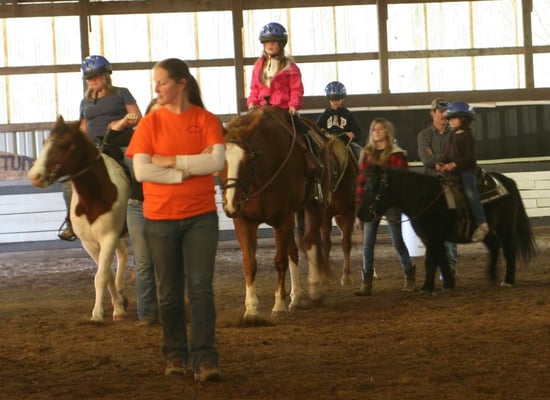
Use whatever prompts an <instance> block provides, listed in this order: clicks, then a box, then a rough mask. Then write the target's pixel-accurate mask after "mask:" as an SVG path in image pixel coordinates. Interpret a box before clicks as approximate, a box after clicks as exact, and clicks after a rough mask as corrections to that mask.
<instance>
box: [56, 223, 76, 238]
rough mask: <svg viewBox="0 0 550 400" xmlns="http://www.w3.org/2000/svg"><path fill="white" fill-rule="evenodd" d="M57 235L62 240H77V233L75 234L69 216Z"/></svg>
mask: <svg viewBox="0 0 550 400" xmlns="http://www.w3.org/2000/svg"><path fill="white" fill-rule="evenodd" d="M57 237H58V238H59V239H61V240H66V241H67V242H73V241H75V240H76V235H75V234H74V231H73V227H72V225H71V223H70V221H69V219H68V218H65V221H63V223H62V224H61V226H60V227H59V229H58V230H57Z"/></svg>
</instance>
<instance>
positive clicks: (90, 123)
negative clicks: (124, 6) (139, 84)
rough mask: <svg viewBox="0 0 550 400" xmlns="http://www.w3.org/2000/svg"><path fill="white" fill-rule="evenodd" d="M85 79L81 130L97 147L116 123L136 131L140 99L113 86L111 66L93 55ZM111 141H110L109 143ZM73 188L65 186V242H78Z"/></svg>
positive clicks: (84, 65)
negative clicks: (72, 212)
mask: <svg viewBox="0 0 550 400" xmlns="http://www.w3.org/2000/svg"><path fill="white" fill-rule="evenodd" d="M81 71H82V79H84V80H85V82H86V85H87V89H86V94H85V95H84V98H83V99H82V101H81V102H80V130H81V131H82V132H84V133H86V135H87V136H88V138H89V139H90V140H91V141H92V142H93V143H94V144H96V145H97V146H100V145H101V146H103V145H104V144H106V143H103V137H104V136H105V135H106V133H107V132H108V131H109V128H110V127H111V125H112V124H114V123H118V126H120V129H121V130H126V129H133V128H134V127H135V126H136V124H137V123H138V121H139V119H140V118H141V112H140V110H139V107H138V105H137V102H136V99H135V98H134V96H132V94H131V93H130V91H129V90H128V89H126V88H124V87H116V86H113V83H112V81H111V73H112V72H113V68H112V66H111V63H110V62H109V61H108V60H107V59H106V58H105V57H103V56H101V55H91V56H88V57H86V58H85V59H84V61H82V66H81ZM115 136H116V135H114V134H113V135H111V136H109V138H108V139H109V140H111V143H110V144H111V145H113V146H118V144H117V143H116V140H117V138H116V137H115ZM105 142H107V140H105ZM71 197H72V189H71V185H70V182H67V183H64V184H63V199H64V200H65V205H66V207H67V218H66V219H65V221H64V222H63V224H62V225H61V227H60V228H59V232H58V233H57V235H58V237H59V238H60V239H62V240H68V241H72V240H75V239H76V236H75V234H74V232H73V229H72V225H71V221H70V219H69V216H68V214H69V213H68V210H69V208H70V202H71Z"/></svg>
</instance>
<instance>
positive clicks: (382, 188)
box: [368, 172, 445, 222]
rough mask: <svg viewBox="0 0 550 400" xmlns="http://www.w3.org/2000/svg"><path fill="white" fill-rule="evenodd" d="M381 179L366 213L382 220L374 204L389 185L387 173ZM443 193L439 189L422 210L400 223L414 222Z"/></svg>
mask: <svg viewBox="0 0 550 400" xmlns="http://www.w3.org/2000/svg"><path fill="white" fill-rule="evenodd" d="M381 175H382V176H381V178H380V185H379V187H378V190H377V191H376V195H375V196H374V201H373V203H372V205H370V206H369V208H368V212H369V213H370V214H372V216H373V219H382V218H383V216H379V215H378V214H377V213H376V209H375V207H376V204H377V203H378V202H379V201H380V198H381V197H382V193H383V191H385V190H386V189H387V188H388V187H389V183H388V173H387V172H383V173H382V174H381ZM444 193H445V189H443V188H442V189H441V191H440V192H439V193H438V194H437V195H436V196H435V197H434V198H433V200H431V201H430V202H429V203H428V204H427V205H426V206H425V207H424V208H422V209H421V210H420V211H419V212H418V213H416V214H415V215H413V216H412V217H409V218H408V219H405V220H402V221H401V222H407V221H413V220H415V219H416V218H418V217H420V216H421V215H422V214H424V213H425V212H426V211H428V210H429V209H430V207H432V206H433V205H434V204H435V202H436V201H437V200H438V199H439V198H440V197H441V196H442V195H443V194H444Z"/></svg>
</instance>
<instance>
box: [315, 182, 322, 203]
mask: <svg viewBox="0 0 550 400" xmlns="http://www.w3.org/2000/svg"><path fill="white" fill-rule="evenodd" d="M313 200H315V201H316V202H318V203H323V202H324V201H325V198H324V197H323V188H322V187H321V184H320V183H319V182H316V183H315V189H314V192H313Z"/></svg>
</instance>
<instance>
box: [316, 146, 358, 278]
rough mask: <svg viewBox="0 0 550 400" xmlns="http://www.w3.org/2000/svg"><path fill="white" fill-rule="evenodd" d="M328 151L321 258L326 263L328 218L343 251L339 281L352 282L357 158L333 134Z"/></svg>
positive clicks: (328, 235) (329, 226) (330, 228)
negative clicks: (335, 229) (322, 255)
mask: <svg viewBox="0 0 550 400" xmlns="http://www.w3.org/2000/svg"><path fill="white" fill-rule="evenodd" d="M327 147H328V149H329V152H330V164H329V165H330V166H329V167H328V172H329V174H330V178H331V179H330V182H331V184H330V193H329V199H328V207H327V208H326V209H325V220H324V221H323V226H322V231H321V232H322V235H323V254H324V256H325V262H326V263H327V265H328V263H329V256H330V250H331V247H332V242H331V231H332V219H333V218H334V220H335V222H336V225H337V226H338V228H339V230H340V233H341V246H342V252H343V254H344V265H343V268H342V275H341V277H340V283H341V285H342V286H345V285H348V284H350V283H351V282H352V280H351V278H350V265H351V257H350V253H351V235H352V233H353V225H354V221H355V192H356V186H357V173H358V167H357V160H356V159H355V155H354V154H353V151H352V150H351V148H350V147H349V146H346V145H345V144H344V142H342V141H341V140H340V139H338V138H337V137H335V136H331V137H330V139H329V141H328V142H327Z"/></svg>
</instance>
